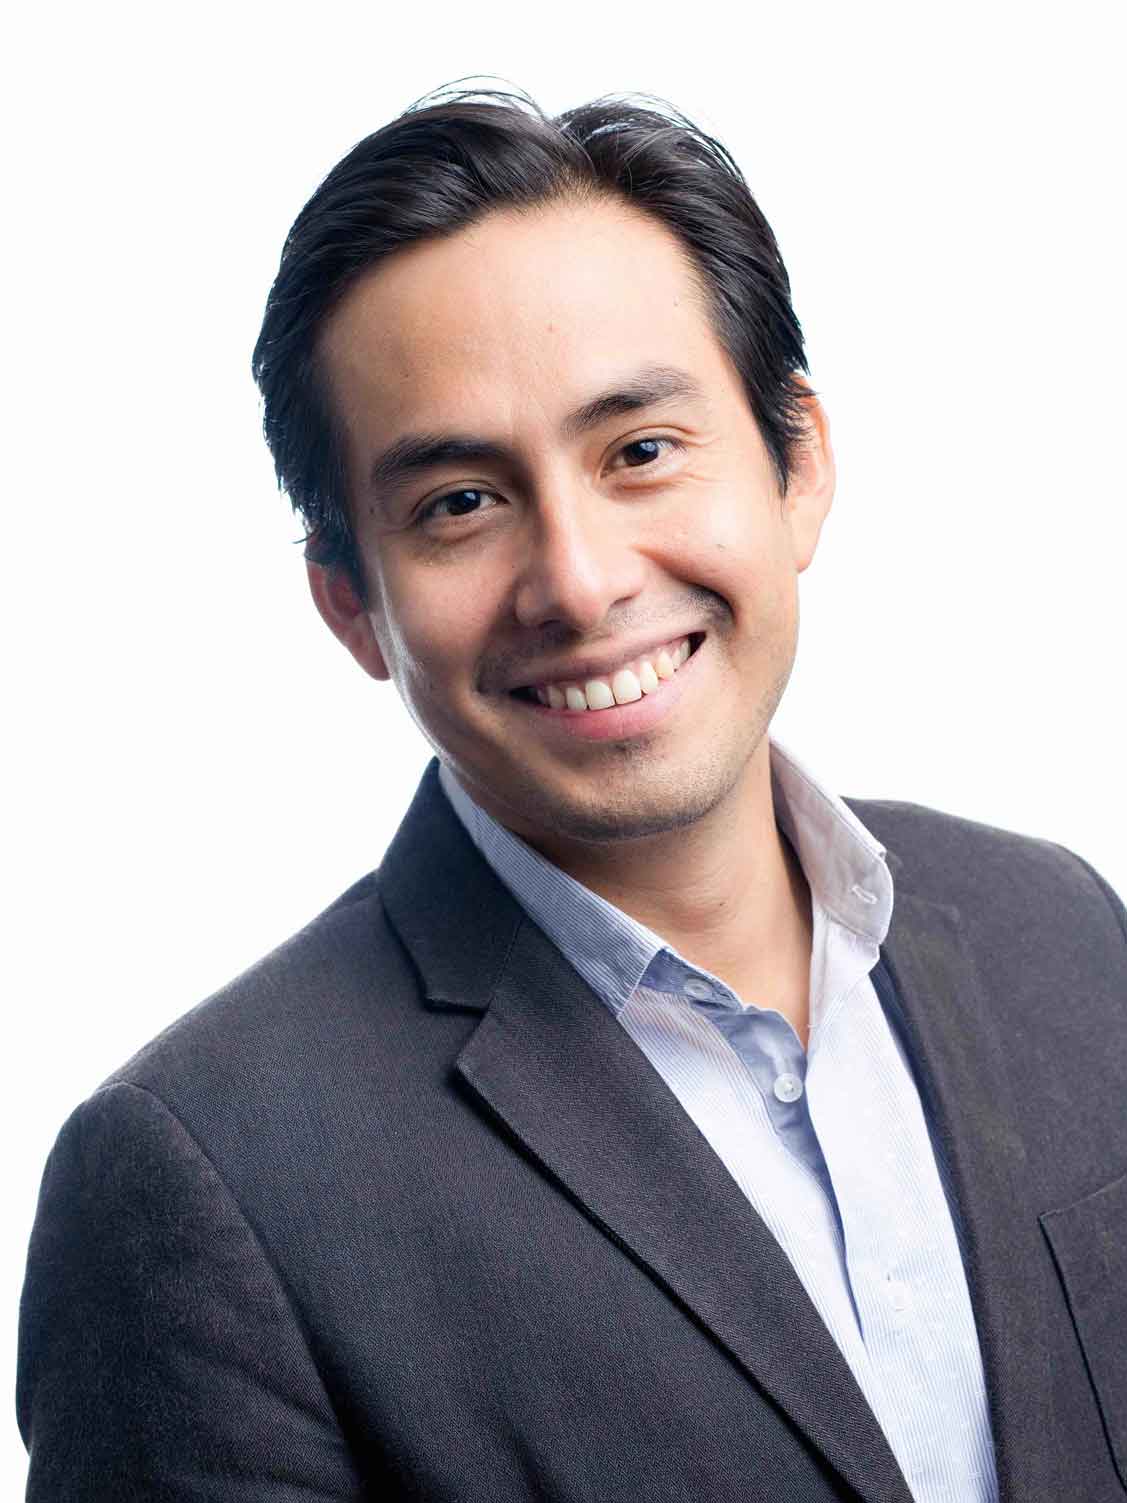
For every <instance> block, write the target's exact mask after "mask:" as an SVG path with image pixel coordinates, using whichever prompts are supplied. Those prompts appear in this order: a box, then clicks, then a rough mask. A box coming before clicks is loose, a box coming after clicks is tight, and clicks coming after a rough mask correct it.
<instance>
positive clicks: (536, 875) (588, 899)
mask: <svg viewBox="0 0 1127 1503" xmlns="http://www.w3.org/2000/svg"><path fill="white" fill-rule="evenodd" d="M769 741H770V763H771V787H772V795H773V798H774V802H775V818H776V821H777V822H778V825H779V827H780V829H781V830H782V831H783V833H784V834H785V835H786V837H787V839H788V840H789V841H790V843H791V845H792V847H793V848H794V851H795V854H796V856H797V857H798V860H799V863H800V865H801V866H802V870H803V873H804V875H805V877H806V880H807V883H808V884H809V886H810V893H811V899H812V901H813V902H815V903H817V904H819V905H820V906H821V907H822V908H823V909H824V911H825V913H826V915H827V917H828V918H830V919H831V920H833V921H835V922H837V923H839V924H841V925H843V926H844V927H845V928H847V929H850V930H852V931H853V933H855V934H857V935H858V936H859V937H860V938H862V939H864V940H867V941H869V942H870V943H872V944H873V945H874V946H876V947H879V946H880V944H881V943H882V942H883V940H884V937H885V935H886V934H887V932H888V926H889V924H890V922H891V918H892V876H891V873H890V872H889V870H888V867H887V865H886V864H885V860H884V857H885V847H884V846H883V845H881V843H880V842H879V841H878V840H877V839H876V838H875V836H873V835H872V834H871V833H870V832H869V831H868V830H867V829H866V828H865V826H864V825H863V824H862V823H861V821H860V820H859V819H858V818H857V816H856V815H855V814H854V813H853V811H852V810H851V809H850V808H849V807H848V806H847V805H846V804H845V803H844V802H843V801H842V800H841V799H840V798H838V797H837V796H836V795H835V794H833V793H831V792H829V790H828V789H827V788H826V787H825V786H824V785H823V784H822V783H821V782H819V781H818V779H817V778H815V776H814V775H813V773H811V772H810V770H809V769H808V768H807V767H806V766H805V765H804V764H802V763H800V762H799V761H798V760H797V758H796V757H795V756H794V755H793V754H792V753H791V752H789V751H787V750H785V749H784V748H783V746H781V745H780V743H779V742H778V740H777V739H776V738H775V737H774V736H771V737H770V738H769ZM439 783H440V784H441V786H442V789H443V792H444V793H445V794H446V796H447V798H448V799H449V801H450V803H451V805H452V806H453V809H454V812H455V813H456V814H457V816H458V818H459V819H460V820H461V822H462V824H463V826H464V827H465V829H466V833H467V834H468V835H469V837H470V839H471V840H472V841H473V843H474V845H475V846H476V847H477V849H478V851H480V853H481V855H482V856H483V857H484V858H485V860H486V861H487V862H488V863H489V865H490V866H491V867H492V869H493V871H494V872H495V873H496V875H497V876H498V877H499V878H500V880H501V881H502V882H503V883H504V884H505V886H506V887H507V888H508V889H509V891H510V892H511V893H512V895H513V897H514V898H516V900H517V902H518V903H519V904H520V905H521V907H522V908H523V909H524V911H525V912H526V913H527V914H528V916H529V918H530V919H532V921H533V923H535V924H536V925H537V926H538V927H539V928H540V929H542V930H543V931H544V933H545V934H546V935H547V936H548V938H549V939H550V940H551V941H552V942H553V943H554V944H555V945H556V947H557V948H558V949H559V950H561V951H562V952H563V954H564V955H565V956H566V957H567V959H568V960H569V961H570V962H571V964H572V965H573V966H574V967H575V969H576V970H577V971H578V972H579V974H580V975H581V976H582V977H583V979H584V980H585V981H586V982H587V984H588V985H589V986H590V987H591V988H592V990H594V991H595V992H596V993H597V994H598V995H599V996H600V997H601V998H602V999H603V1001H604V1002H605V1003H606V1004H607V1005H608V1006H609V1007H610V1008H611V1010H612V1011H613V1012H615V1013H616V1014H617V1013H618V1012H619V1011H620V1010H621V1009H622V1008H623V1007H624V1006H625V1005H626V1003H627V1002H628V1001H629V999H630V997H631V996H632V995H633V993H634V991H635V990H636V988H637V986H638V983H639V982H640V981H641V980H642V977H643V976H644V975H645V973H646V971H647V970H648V969H649V968H650V966H651V964H652V963H653V962H654V961H655V960H656V959H657V958H658V957H659V956H662V957H663V958H664V959H667V960H671V961H673V962H674V963H678V964H679V965H681V966H682V967H685V968H687V969H694V970H695V969H698V968H696V967H688V963H687V962H685V961H683V960H682V959H681V957H680V956H679V955H678V954H677V952H676V951H675V950H674V949H673V948H672V947H671V946H668V945H666V943H665V941H664V940H663V939H662V938H661V937H660V935H658V934H655V933H654V932H653V930H652V929H648V928H647V927H646V926H645V924H641V923H639V922H638V920H637V919H634V918H631V917H630V915H629V914H626V913H623V912H622V910H621V909H620V908H616V907H615V906H614V905H613V904H612V903H608V902H607V901H606V899H605V898H602V897H600V896H599V894H598V893H595V892H592V891H591V890H590V888H587V887H584V886H583V885H582V883H580V882H577V881H575V879H574V878H573V877H570V876H568V874H567V873H566V872H564V871H561V870H560V868H559V867H558V866H554V865H553V864H552V862H550V861H548V860H546V859H545V858H544V857H543V856H541V855H540V853H539V852H538V851H535V850H533V849H532V847H531V846H530V845H529V844H528V843H527V842H526V841H524V840H522V839H520V837H519V836H517V835H514V834H513V833H512V831H511V830H507V829H506V828H505V827H504V825H502V824H500V823H499V822H498V821H497V820H495V819H494V818H493V817H492V815H490V814H487V813H486V812H485V810H484V809H482V808H481V807H480V806H479V805H478V804H476V803H475V802H474V801H473V799H472V798H470V796H469V794H467V793H466V791H465V789H463V788H462V786H461V784H460V783H459V782H458V780H457V779H456V778H455V777H454V775H453V774H452V773H451V772H450V770H449V768H447V767H446V765H445V764H443V765H442V766H441V768H440V769H439Z"/></svg>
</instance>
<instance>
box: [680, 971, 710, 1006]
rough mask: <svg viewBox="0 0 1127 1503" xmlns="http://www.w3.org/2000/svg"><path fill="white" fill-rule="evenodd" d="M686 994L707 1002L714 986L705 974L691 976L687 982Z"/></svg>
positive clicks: (696, 999)
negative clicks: (705, 977)
mask: <svg viewBox="0 0 1127 1503" xmlns="http://www.w3.org/2000/svg"><path fill="white" fill-rule="evenodd" d="M685 996H686V997H692V998H693V999H694V1001H696V1002H707V1001H708V999H709V997H711V996H712V987H711V986H709V984H708V982H707V981H706V980H705V979H704V977H703V976H690V977H689V979H688V981H686V982H685Z"/></svg>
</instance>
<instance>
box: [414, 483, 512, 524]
mask: <svg viewBox="0 0 1127 1503" xmlns="http://www.w3.org/2000/svg"><path fill="white" fill-rule="evenodd" d="M496 499H497V498H496V497H495V496H494V495H493V492H492V491H479V490H462V491H447V492H446V494H445V495H444V496H436V497H435V498H434V500H433V501H428V502H427V504H426V505H425V506H424V507H422V508H421V510H420V511H419V514H418V520H419V521H420V522H429V521H432V520H437V521H442V520H443V519H445V518H447V517H472V516H476V515H477V514H478V513H479V512H481V511H488V510H489V503H491V502H494V501H496Z"/></svg>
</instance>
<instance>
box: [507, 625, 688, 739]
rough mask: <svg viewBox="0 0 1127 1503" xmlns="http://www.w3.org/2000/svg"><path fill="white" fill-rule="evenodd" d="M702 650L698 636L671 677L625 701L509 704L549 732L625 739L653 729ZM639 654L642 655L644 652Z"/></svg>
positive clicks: (681, 688) (519, 701)
mask: <svg viewBox="0 0 1127 1503" xmlns="http://www.w3.org/2000/svg"><path fill="white" fill-rule="evenodd" d="M682 635H689V634H688V633H683V634H682ZM665 640H666V641H674V640H676V639H675V638H666V639H665ZM703 650H704V641H703V640H702V641H701V642H700V644H699V646H698V647H697V649H696V651H695V652H692V653H690V655H689V656H688V657H687V658H686V659H685V661H684V662H683V663H682V664H681V666H680V668H678V670H677V672H676V673H675V674H674V675H673V677H672V678H667V679H663V680H662V682H661V687H660V688H659V689H655V690H654V692H653V693H652V694H644V695H643V696H642V698H641V699H636V700H634V701H633V702H632V703H631V704H628V705H614V706H612V707H611V708H609V709H606V710H567V709H563V710H553V709H552V707H551V706H550V705H542V704H538V703H536V702H535V701H533V700H524V699H514V700H513V704H514V705H515V706H517V707H518V713H521V714H524V713H527V714H529V715H534V716H536V717H537V721H536V723H537V724H538V725H539V726H541V727H542V728H543V729H544V730H545V731H546V732H548V734H550V735H559V736H566V737H568V738H569V739H571V738H574V739H576V740H579V741H627V740H629V739H630V738H631V737H632V736H642V735H645V733H646V732H647V731H651V730H653V729H654V727H655V726H658V725H660V724H661V722H662V721H663V720H664V719H665V718H666V716H667V715H668V714H669V713H670V712H671V711H672V710H673V708H674V707H675V705H676V704H677V701H678V700H679V699H680V698H681V695H682V694H683V693H684V692H685V683H684V679H685V675H686V674H691V673H692V669H693V665H694V663H695V662H696V660H697V659H698V658H699V657H700V655H701V653H702V652H703ZM641 655H642V656H644V653H643V654H641ZM619 661H621V659H619Z"/></svg>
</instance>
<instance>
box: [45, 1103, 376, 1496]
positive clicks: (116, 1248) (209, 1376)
mask: <svg viewBox="0 0 1127 1503" xmlns="http://www.w3.org/2000/svg"><path fill="white" fill-rule="evenodd" d="M16 1407H17V1415H18V1419H19V1426H20V1432H21V1434H22V1435H23V1438H24V1443H25V1444H26V1445H27V1447H28V1450H29V1453H30V1470H29V1474H28V1486H27V1498H28V1500H29V1503H48V1500H50V1503H61V1500H64V1499H65V1500H66V1503H93V1500H95V1499H97V1500H110V1499H112V1500H115V1503H118V1500H120V1503H126V1500H133V1499H141V1498H144V1499H148V1500H151V1499H155V1498H160V1499H161V1500H162V1503H163V1500H167V1503H181V1500H182V1503H188V1500H189V1499H190V1500H191V1503H212V1500H215V1503H219V1500H220V1499H223V1500H224V1503H259V1500H261V1503H282V1500H286V1503H292V1500H296V1499H299V1498H300V1499H301V1500H303V1503H315V1500H323V1499H332V1500H339V1499H358V1498H360V1497H361V1495H362V1493H361V1486H360V1482H359V1479H358V1477H357V1474H356V1468H355V1465H354V1463H353V1461H352V1459H351V1458H350V1456H349V1453H348V1450H347V1447H346V1445H345V1441H344V1437H343V1436H342V1434H341V1432H340V1429H339V1427H338V1425H337V1422H336V1418H335V1415H334V1413H333V1409H332V1405H331V1403H330V1400H329V1397H328V1395H327V1393H326V1391H325V1388H324V1386H323V1384H322V1382H321V1379H320V1376H319V1374H318V1371H317V1368H316V1366H315V1364H314V1362H313V1359H312V1356H311V1355H310V1352H309V1349H308V1346H307V1344H306V1341H305V1339H304V1336H303V1334H302V1331H301V1328H300V1326H299V1323H298V1321H297V1319H296V1317H295V1314H294V1311H293V1309H292V1307H291V1305H290V1303H289V1301H288V1299H287V1297H286V1293H285V1290H284V1289H283V1287H282V1285H281V1283H280V1281H279V1279H278V1277H277V1275H276V1273H275V1271H274V1269H273V1268H272V1267H271V1265H270V1263H269V1262H268V1260H267V1258H266V1255H265V1253H264V1251H263V1249H262V1247H261V1245H260V1243H259V1242H258V1240H257V1238H256V1237H255V1235H254V1232H253V1230H252V1229H251V1227H250V1226H249V1225H248V1223H247V1222H246V1220H245V1219H244V1217H243V1215H242V1213H241V1212H240V1210H239V1208H238V1207H237V1206H236V1204H235V1202H234V1200H233V1198H232V1197H231V1195H230V1194H229V1192H228V1191H227V1189H226V1187H225V1185H224V1183H223V1181H222V1180H221V1179H220V1177H219V1175H218V1173H217V1172H216V1170H215V1169H214V1167H213V1166H212V1164H211V1163H210V1162H209V1160H208V1159H207V1158H206V1156H205V1155H204V1154H203V1153H202V1152H201V1150H200V1149H199V1147H198V1146H197V1144H196V1143H195V1142H194V1141H193V1140H192V1138H191V1137H190V1135H189V1134H188V1133H187V1131H186V1130H185V1129H184V1127H183V1126H182V1124H181V1123H180V1122H179V1121H178V1120H177V1118H176V1117H175V1116H173V1115H172V1114H171V1113H170V1112H169V1111H168V1109H167V1108H166V1107H165V1106H164V1105H163V1104H162V1103H161V1102H160V1101H159V1100H158V1098H157V1097H155V1096H154V1095H152V1094H151V1093H149V1092H148V1091H146V1090H144V1089H141V1088H140V1087H137V1086H134V1085H129V1084H124V1083H117V1084H113V1085H110V1086H107V1087H104V1088H103V1089H102V1090H101V1091H99V1092H97V1093H96V1094H95V1095H94V1096H92V1097H91V1098H90V1100H89V1101H87V1102H85V1103H84V1104H83V1105H82V1106H81V1107H79V1108H78V1110H77V1111H76V1112H75V1113H74V1114H73V1115H72V1116H71V1117H70V1118H69V1120H68V1121H67V1122H66V1123H65V1125H64V1126H63V1129H62V1131H61V1132H60V1134H59V1137H58V1140H57V1142H56V1144H55V1147H54V1148H53V1150H52V1152H51V1155H50V1158H49V1159H48V1162H47V1168H46V1171H45V1174H44V1179H43V1186H42V1190H41V1192H40V1198H39V1206H38V1210H37V1214H36V1219H35V1225H34V1229H33V1232H32V1239H31V1246H30V1251H29V1254H28V1269H27V1277H26V1281H25V1284H24V1292H23V1299H22V1302H21V1307H20V1349H19V1364H18V1374H17V1386H16Z"/></svg>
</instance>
